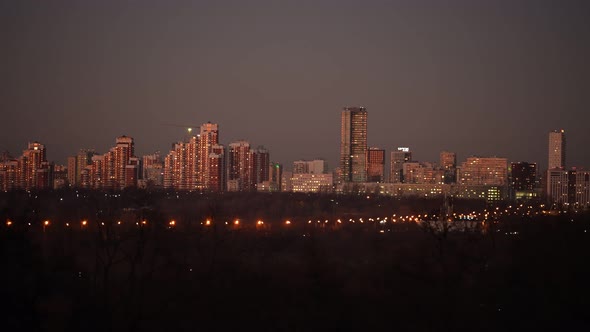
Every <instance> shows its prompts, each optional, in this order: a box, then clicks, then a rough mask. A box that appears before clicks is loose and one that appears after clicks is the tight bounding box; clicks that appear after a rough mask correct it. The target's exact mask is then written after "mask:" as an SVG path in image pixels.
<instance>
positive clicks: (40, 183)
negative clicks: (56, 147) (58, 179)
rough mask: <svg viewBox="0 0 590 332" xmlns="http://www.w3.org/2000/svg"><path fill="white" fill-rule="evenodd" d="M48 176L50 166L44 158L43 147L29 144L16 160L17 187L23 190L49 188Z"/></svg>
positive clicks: (38, 144)
mask: <svg viewBox="0 0 590 332" xmlns="http://www.w3.org/2000/svg"><path fill="white" fill-rule="evenodd" d="M49 176H50V164H49V162H48V161H47V158H46V151H45V145H43V144H41V143H39V142H33V143H29V145H28V148H27V149H26V150H24V151H23V154H22V156H21V157H20V158H19V159H18V168H17V187H18V188H21V189H25V190H30V189H46V188H49V184H50V178H49Z"/></svg>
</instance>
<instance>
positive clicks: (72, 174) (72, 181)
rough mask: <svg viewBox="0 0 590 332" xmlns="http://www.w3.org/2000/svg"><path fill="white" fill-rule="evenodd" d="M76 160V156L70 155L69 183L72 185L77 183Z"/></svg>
mask: <svg viewBox="0 0 590 332" xmlns="http://www.w3.org/2000/svg"><path fill="white" fill-rule="evenodd" d="M76 160H77V158H76V157H75V156H71V157H68V183H69V185H70V187H73V186H75V185H76V171H77V168H76Z"/></svg>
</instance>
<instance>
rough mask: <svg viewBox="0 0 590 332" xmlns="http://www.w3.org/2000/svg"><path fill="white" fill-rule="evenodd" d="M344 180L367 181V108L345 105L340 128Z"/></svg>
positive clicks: (341, 165)
mask: <svg viewBox="0 0 590 332" xmlns="http://www.w3.org/2000/svg"><path fill="white" fill-rule="evenodd" d="M340 171H341V181H342V182H366V181H367V110H366V109H365V108H364V107H345V108H344V110H343V111H342V127H341V130H340Z"/></svg>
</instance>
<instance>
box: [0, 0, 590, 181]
mask: <svg viewBox="0 0 590 332" xmlns="http://www.w3.org/2000/svg"><path fill="white" fill-rule="evenodd" d="M0 42H1V46H0V49H1V52H0V110H1V115H2V117H1V120H0V151H4V150H8V151H10V152H11V154H12V155H13V156H19V155H20V154H21V152H22V150H23V149H25V148H26V144H27V142H29V141H34V140H37V141H40V142H42V143H44V144H45V145H46V146H47V151H48V159H49V160H53V161H55V162H56V163H65V162H66V158H67V156H69V155H75V154H76V152H77V151H78V149H80V148H94V149H95V150H96V151H97V152H99V153H104V152H106V151H107V150H108V149H109V147H111V146H113V145H114V142H115V137H117V136H120V135H127V136H132V137H133V138H134V139H135V147H136V155H138V156H141V155H143V154H147V153H152V152H154V151H157V150H159V151H161V152H162V154H163V155H165V154H166V153H168V151H169V149H170V145H171V143H172V142H174V141H178V140H180V139H182V138H183V137H184V135H185V132H186V131H185V129H183V128H181V127H174V126H170V125H167V124H177V125H186V126H189V125H200V124H202V123H204V122H207V121H211V122H214V123H218V124H219V128H220V133H219V134H220V141H221V143H222V144H225V145H227V144H229V143H230V142H232V141H235V140H238V139H246V140H248V141H250V142H251V144H252V145H253V146H258V145H264V146H265V147H267V148H268V149H269V151H270V155H271V160H273V161H279V162H282V163H284V164H285V166H286V168H288V169H289V168H291V162H292V161H293V160H298V159H311V158H325V159H326V160H328V162H329V165H330V167H331V168H333V167H336V166H338V164H337V160H338V154H339V148H340V147H339V142H340V114H341V110H342V108H343V107H344V106H364V107H366V108H367V111H368V137H369V138H368V139H369V146H375V147H381V148H385V149H386V150H387V151H388V152H389V151H391V150H392V149H394V148H396V147H398V146H408V147H410V148H411V150H412V151H413V156H414V159H416V160H420V161H438V154H439V152H440V151H441V150H449V151H455V152H457V154H458V161H459V162H461V161H463V160H464V159H465V158H466V157H468V156H470V155H480V156H494V155H495V156H500V157H506V158H508V160H509V161H531V162H538V163H539V164H540V167H541V168H544V167H546V165H547V135H548V132H549V131H550V130H552V129H562V128H563V129H565V130H566V135H567V142H568V147H567V164H568V166H584V167H586V168H588V167H590V153H588V149H589V148H588V146H589V144H590V121H589V120H590V116H589V114H590V1H584V0H582V1H469V0H466V1H438V0H432V1H344V0H339V1H336V0H332V1H320V0H316V1H278V0H275V1H163V0H162V1H53V0H52V1H3V0H0ZM388 159H389V158H388ZM388 163H389V160H388Z"/></svg>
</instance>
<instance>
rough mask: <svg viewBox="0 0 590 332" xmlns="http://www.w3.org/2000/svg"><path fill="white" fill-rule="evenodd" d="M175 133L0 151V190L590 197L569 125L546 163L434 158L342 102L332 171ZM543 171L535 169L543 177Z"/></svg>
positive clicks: (585, 201)
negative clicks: (158, 142)
mask: <svg viewBox="0 0 590 332" xmlns="http://www.w3.org/2000/svg"><path fill="white" fill-rule="evenodd" d="M190 133H192V129H189V136H188V137H186V138H185V140H184V141H179V142H176V143H174V144H173V145H172V148H171V150H170V151H169V153H168V154H166V155H165V156H162V155H161V154H160V153H159V152H156V153H154V154H150V155H145V156H143V157H141V158H138V157H136V156H135V154H134V141H133V138H131V137H127V136H121V137H118V138H117V139H116V141H115V146H114V147H112V148H111V149H110V150H109V151H108V152H106V153H104V154H97V153H95V152H94V151H93V150H88V149H82V150H80V151H79V152H78V154H77V155H76V156H72V157H69V158H68V163H67V166H59V165H53V164H52V163H50V162H48V161H47V159H46V151H45V146H44V145H43V144H41V143H39V142H33V143H29V145H28V148H27V149H26V150H24V151H23V154H22V156H20V157H19V158H13V157H11V156H10V155H8V154H6V153H5V154H3V155H1V156H0V190H4V191H9V190H14V189H24V190H30V189H47V188H62V187H68V186H69V187H78V188H89V189H101V190H105V189H107V190H121V189H124V188H127V187H140V188H164V189H173V190H187V191H209V192H223V191H266V192H273V191H289V192H307V193H309V192H311V193H322V192H326V193H327V192H336V193H357V194H365V193H366V194H381V195H391V196H400V197H401V196H417V197H432V196H439V195H452V196H454V197H459V198H478V199H485V200H487V201H488V202H493V201H499V200H504V199H518V200H531V199H533V200H541V199H545V200H546V201H548V202H549V203H551V204H557V205H571V204H573V205H577V206H585V207H588V206H590V172H589V171H583V170H580V169H576V168H571V169H569V170H568V169H566V166H565V165H566V164H565V162H566V158H565V148H566V140H565V132H564V131H563V130H556V131H553V132H551V133H549V149H548V150H549V151H548V153H549V155H548V161H549V165H548V170H547V172H546V173H545V172H539V170H538V169H537V164H536V163H530V162H512V163H508V160H507V159H506V158H498V157H476V156H472V157H468V158H467V159H466V160H465V161H463V162H461V163H460V164H458V163H457V156H456V154H455V153H454V152H449V151H443V152H441V153H440V159H439V161H438V163H433V162H422V161H417V160H414V159H413V158H412V151H411V150H410V148H408V147H398V148H396V149H394V150H393V151H391V152H389V168H388V169H386V156H388V154H387V152H386V150H385V149H381V148H377V147H369V146H368V144H367V143H368V140H367V136H368V135H367V110H366V109H365V108H364V107H345V108H344V109H343V110H342V114H341V139H340V160H339V166H338V167H337V168H336V169H335V170H333V171H329V169H328V165H327V163H326V161H325V160H323V159H316V160H297V161H295V162H293V167H292V169H291V170H288V171H287V170H284V169H283V166H282V165H281V164H279V163H275V162H271V161H270V155H269V152H268V150H267V149H265V148H264V147H262V146H259V147H257V148H253V147H251V145H250V143H249V142H248V141H244V140H240V141H237V142H233V143H230V144H229V145H228V146H227V147H225V146H224V145H222V144H220V143H219V127H218V125H217V124H214V123H210V122H209V123H205V124H203V125H201V126H200V132H199V133H198V134H196V135H190ZM539 175H540V176H539Z"/></svg>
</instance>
